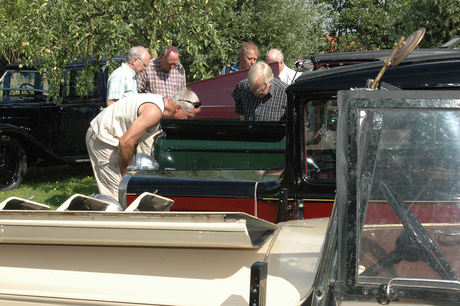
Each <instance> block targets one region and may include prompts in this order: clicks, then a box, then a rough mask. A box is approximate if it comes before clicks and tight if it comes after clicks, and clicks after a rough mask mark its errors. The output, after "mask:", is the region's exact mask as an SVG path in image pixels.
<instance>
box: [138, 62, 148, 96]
mask: <svg viewBox="0 0 460 306" xmlns="http://www.w3.org/2000/svg"><path fill="white" fill-rule="evenodd" d="M147 69H148V68H147ZM147 83H148V75H147V70H144V71H143V72H141V73H140V74H139V75H138V76H137V91H138V92H139V93H148V92H150V91H149V90H148V84H147Z"/></svg>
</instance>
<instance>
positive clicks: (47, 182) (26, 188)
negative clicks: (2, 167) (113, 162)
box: [0, 163, 99, 209]
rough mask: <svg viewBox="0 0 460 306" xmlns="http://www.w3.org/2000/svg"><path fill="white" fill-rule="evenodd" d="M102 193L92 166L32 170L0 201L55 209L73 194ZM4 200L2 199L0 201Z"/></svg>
mask: <svg viewBox="0 0 460 306" xmlns="http://www.w3.org/2000/svg"><path fill="white" fill-rule="evenodd" d="M76 193H78V194H83V195H87V196H89V195H91V194H96V193H99V191H98V188H97V184H96V180H95V179H94V176H93V171H92V169H91V165H90V164H89V163H85V164H77V165H62V166H52V167H37V166H35V167H30V168H28V169H27V174H26V177H25V179H24V182H23V184H21V186H20V187H19V188H18V189H15V190H10V191H7V192H5V193H2V195H1V198H6V197H10V196H16V197H19V198H28V197H30V196H33V198H32V200H33V201H36V202H38V203H42V204H46V205H49V206H51V208H52V209H56V208H57V207H59V206H60V205H61V204H62V203H64V202H65V201H66V200H67V199H68V198H70V197H71V196H72V195H74V194H76ZM0 200H3V199H0Z"/></svg>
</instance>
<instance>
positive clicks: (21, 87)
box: [0, 70, 49, 98]
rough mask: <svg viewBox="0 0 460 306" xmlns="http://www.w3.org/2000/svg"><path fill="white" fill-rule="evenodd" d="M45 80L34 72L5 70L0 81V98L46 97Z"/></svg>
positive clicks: (47, 88)
mask: <svg viewBox="0 0 460 306" xmlns="http://www.w3.org/2000/svg"><path fill="white" fill-rule="evenodd" d="M48 90H49V85H48V82H47V80H46V79H45V78H44V77H43V76H42V75H41V74H40V73H39V72H38V71H36V70H7V71H6V72H5V73H4V74H3V76H2V78H1V79H0V97H3V98H6V97H9V98H14V97H17V98H19V97H24V96H34V95H45V96H46V95H47V94H48Z"/></svg>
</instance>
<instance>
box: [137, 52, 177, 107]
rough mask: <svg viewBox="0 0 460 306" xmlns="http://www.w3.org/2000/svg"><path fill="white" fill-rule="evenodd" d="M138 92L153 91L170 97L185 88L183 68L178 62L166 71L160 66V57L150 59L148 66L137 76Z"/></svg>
mask: <svg viewBox="0 0 460 306" xmlns="http://www.w3.org/2000/svg"><path fill="white" fill-rule="evenodd" d="M137 88H138V90H139V92H140V93H155V94H158V95H161V96H164V97H166V98H172V97H173V96H174V95H175V94H176V93H178V92H179V91H181V90H184V89H186V81H185V69H184V67H182V65H181V64H180V63H177V65H176V66H175V67H174V68H173V69H171V70H170V71H166V70H164V69H163V67H161V64H160V58H159V57H156V58H154V59H151V60H150V63H149V66H148V67H147V69H145V71H144V72H142V73H141V74H140V75H139V76H138V77H137Z"/></svg>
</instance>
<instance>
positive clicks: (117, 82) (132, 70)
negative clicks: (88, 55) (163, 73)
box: [107, 46, 150, 106]
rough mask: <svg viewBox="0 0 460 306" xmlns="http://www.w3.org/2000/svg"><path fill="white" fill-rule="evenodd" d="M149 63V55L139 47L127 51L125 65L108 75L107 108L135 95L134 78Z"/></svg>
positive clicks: (135, 83) (135, 82) (135, 85)
mask: <svg viewBox="0 0 460 306" xmlns="http://www.w3.org/2000/svg"><path fill="white" fill-rule="evenodd" d="M149 61H150V53H149V51H148V50H147V49H145V48H144V47H141V46H137V47H132V48H131V49H129V52H128V56H127V57H126V63H123V64H121V66H120V67H118V68H117V69H115V70H114V71H113V72H112V74H110V77H109V80H108V81H107V106H109V105H111V104H113V103H115V102H117V101H118V100H121V99H123V98H126V97H128V96H130V95H135V94H137V79H136V76H137V75H138V74H140V73H141V72H143V71H144V70H145V68H146V67H147V66H148V64H149Z"/></svg>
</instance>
